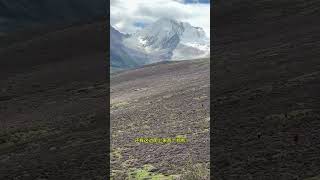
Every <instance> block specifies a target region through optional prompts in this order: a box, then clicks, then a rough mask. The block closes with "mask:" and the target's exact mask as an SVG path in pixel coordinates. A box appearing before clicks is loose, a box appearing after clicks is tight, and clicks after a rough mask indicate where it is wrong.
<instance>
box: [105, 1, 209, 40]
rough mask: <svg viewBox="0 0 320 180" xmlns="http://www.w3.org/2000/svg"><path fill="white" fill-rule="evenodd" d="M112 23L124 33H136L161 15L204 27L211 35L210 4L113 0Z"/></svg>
mask: <svg viewBox="0 0 320 180" xmlns="http://www.w3.org/2000/svg"><path fill="white" fill-rule="evenodd" d="M199 2H200V1H199ZM110 5H111V7H110V18H111V22H110V23H111V25H112V26H113V27H115V28H116V29H118V30H119V31H120V32H123V33H134V32H136V31H137V30H138V29H140V28H141V27H142V26H137V24H144V25H148V24H150V23H152V22H154V21H156V20H157V19H159V18H161V17H168V18H172V19H176V20H178V21H184V22H189V23H190V24H191V25H193V26H197V27H202V28H203V29H204V31H205V32H206V34H207V36H208V37H210V4H208V3H187V2H186V1H185V0H152V1H151V0H150V1H146V0H135V1H128V0H111V1H110Z"/></svg>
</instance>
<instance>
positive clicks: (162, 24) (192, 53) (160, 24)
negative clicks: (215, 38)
mask: <svg viewBox="0 0 320 180" xmlns="http://www.w3.org/2000/svg"><path fill="white" fill-rule="evenodd" d="M111 35H112V34H111ZM121 43H122V45H123V46H124V47H125V49H126V52H129V50H130V51H133V52H135V53H136V54H137V53H138V52H139V53H141V54H144V56H143V57H144V59H143V61H141V63H140V64H141V65H143V64H148V63H154V62H159V61H168V60H187V59H195V58H201V57H208V56H210V40H209V38H208V37H207V36H206V34H205V32H204V30H203V29H202V28H200V27H194V26H192V25H190V24H189V23H187V22H179V21H176V20H173V19H169V18H161V19H159V20H158V21H156V22H154V23H153V24H150V25H149V26H146V27H145V28H143V29H142V30H139V31H137V32H136V33H134V34H131V35H129V36H126V37H124V36H123V37H122V39H121ZM139 53H138V54H139ZM141 54H139V55H138V56H136V58H137V59H136V60H137V63H139V57H141ZM129 55H130V54H129Z"/></svg>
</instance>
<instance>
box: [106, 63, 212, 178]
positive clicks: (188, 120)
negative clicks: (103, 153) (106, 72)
mask: <svg viewBox="0 0 320 180" xmlns="http://www.w3.org/2000/svg"><path fill="white" fill-rule="evenodd" d="M209 70H210V68H209V59H202V60H192V61H179V62H170V63H168V62H166V63H157V64H156V65H148V66H146V67H142V68H139V69H134V70H129V71H124V72H121V73H117V74H114V75H112V76H111V127H112V130H111V135H112V143H111V144H112V151H111V167H112V177H113V178H114V179H119V180H120V179H126V178H127V179H130V177H131V178H132V176H134V177H135V178H136V179H139V178H141V179H143V177H149V178H152V177H153V178H156V177H159V176H161V177H162V178H165V179H179V178H180V179H209V156H210V155H209V121H210V118H209V86H210V82H209V79H210V71H209ZM176 136H184V137H186V138H187V140H188V142H187V143H184V144H175V143H169V144H143V143H136V142H134V140H135V138H140V137H166V138H167V137H176ZM145 165H147V166H148V167H150V166H151V167H152V170H150V169H149V170H148V169H146V168H144V167H145ZM137 177H139V178H137Z"/></svg>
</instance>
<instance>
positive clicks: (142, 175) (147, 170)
mask: <svg viewBox="0 0 320 180" xmlns="http://www.w3.org/2000/svg"><path fill="white" fill-rule="evenodd" d="M154 169H155V168H154V167H153V166H152V165H145V166H144V167H143V168H142V169H132V170H131V172H129V180H146V179H149V180H175V179H176V178H177V176H174V175H170V176H166V175H163V174H161V173H156V172H152V171H153V170H154Z"/></svg>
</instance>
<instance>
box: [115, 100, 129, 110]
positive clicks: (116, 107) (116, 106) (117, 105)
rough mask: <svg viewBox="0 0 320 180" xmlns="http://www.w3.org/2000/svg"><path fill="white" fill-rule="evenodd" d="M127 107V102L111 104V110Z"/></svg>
mask: <svg viewBox="0 0 320 180" xmlns="http://www.w3.org/2000/svg"><path fill="white" fill-rule="evenodd" d="M128 105H129V103H128V102H117V103H113V104H111V109H119V108H124V107H126V106H128Z"/></svg>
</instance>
